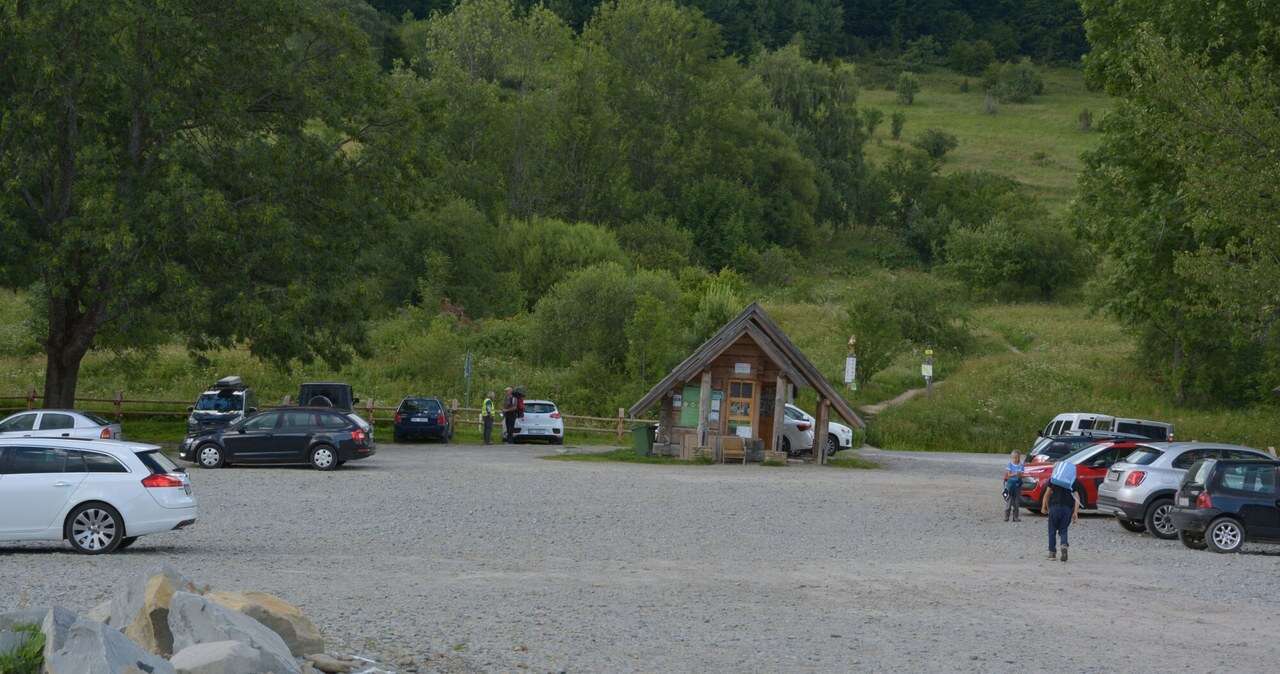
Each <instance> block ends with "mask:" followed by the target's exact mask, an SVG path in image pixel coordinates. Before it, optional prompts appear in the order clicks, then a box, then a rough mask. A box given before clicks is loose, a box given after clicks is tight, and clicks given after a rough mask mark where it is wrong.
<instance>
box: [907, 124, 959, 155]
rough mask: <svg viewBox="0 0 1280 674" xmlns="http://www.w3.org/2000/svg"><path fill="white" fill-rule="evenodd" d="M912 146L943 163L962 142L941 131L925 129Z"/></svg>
mask: <svg viewBox="0 0 1280 674" xmlns="http://www.w3.org/2000/svg"><path fill="white" fill-rule="evenodd" d="M911 144H912V145H914V146H916V147H918V148H920V149H921V150H923V151H924V153H925V154H927V155H929V157H931V158H933V159H935V160H939V161H941V160H942V158H943V157H944V156H946V154H947V153H948V152H950V151H952V150H954V149H956V147H957V146H958V145H959V144H960V141H958V140H956V137H955V136H953V135H951V134H949V133H947V132H945V131H943V130H941V129H925V131H924V133H923V134H921V135H920V137H919V138H917V139H915V140H914V141H912V143H911Z"/></svg>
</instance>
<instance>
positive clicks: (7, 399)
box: [0, 391, 658, 442]
mask: <svg viewBox="0 0 1280 674" xmlns="http://www.w3.org/2000/svg"><path fill="white" fill-rule="evenodd" d="M42 400H43V396H41V395H40V394H39V393H37V392H36V391H28V392H26V393H25V394H22V395H0V412H3V413H9V412H15V411H21V410H23V409H28V410H31V409H36V408H38V407H40V405H39V403H40V402H41V401H42ZM10 403H17V404H10ZM81 403H91V404H90V405H86V406H83V407H82V406H81V405H80V404H81ZM282 404H288V398H286V399H285V400H284V401H282ZM446 404H448V405H449V409H450V411H451V412H452V416H453V423H454V425H455V426H457V425H460V424H474V425H476V426H477V427H479V425H480V412H481V410H480V408H478V407H460V406H458V401H457V400H456V399H455V400H451V401H448V402H447V403H446ZM104 405H109V406H110V409H104V407H103V406H104ZM131 405H132V406H133V407H129V406H131ZM139 405H150V406H171V407H173V408H174V409H151V408H142V409H139V408H138V407H137V406H139ZM190 405H191V403H190V402H189V401H184V400H151V399H145V398H126V397H124V391H117V392H116V394H115V396H114V397H111V398H76V407H77V408H78V409H83V410H84V411H86V412H94V413H98V414H105V415H110V416H114V417H115V418H116V420H117V421H120V420H123V419H124V418H125V417H128V416H132V417H185V416H187V415H188V414H190V412H189V411H188V409H187V408H188V407H190ZM280 406H281V405H261V406H260V408H261V409H264V410H267V409H272V408H274V407H280ZM356 408H357V409H356V410H355V411H357V412H360V413H361V414H362V416H364V418H365V420H367V421H369V422H371V423H376V422H378V421H391V420H392V417H393V416H394V415H395V411H396V409H397V407H396V406H395V405H378V404H376V403H375V401H374V400H372V399H370V400H366V401H363V402H362V403H360V404H358V405H356ZM379 413H381V414H379ZM562 418H563V419H564V428H565V431H575V432H579V433H602V434H611V435H614V436H615V437H616V439H617V441H618V442H622V439H623V437H624V436H625V435H626V433H627V432H628V431H629V430H630V429H631V428H632V427H634V426H636V425H638V424H642V425H650V426H652V425H656V424H657V423H658V422H656V421H653V420H652V419H634V418H631V417H628V416H627V415H626V410H625V409H622V408H618V415H617V416H614V417H594V416H588V415H580V414H564V415H562ZM501 424H502V420H501V418H499V419H498V420H496V422H495V425H498V426H501Z"/></svg>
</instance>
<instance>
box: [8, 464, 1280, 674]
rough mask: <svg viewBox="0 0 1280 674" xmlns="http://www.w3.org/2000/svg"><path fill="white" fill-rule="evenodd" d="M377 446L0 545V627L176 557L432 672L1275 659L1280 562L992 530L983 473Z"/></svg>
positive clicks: (1065, 666) (987, 467)
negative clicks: (184, 519)
mask: <svg viewBox="0 0 1280 674" xmlns="http://www.w3.org/2000/svg"><path fill="white" fill-rule="evenodd" d="M549 451H552V450H550V449H549V448H543V447H518V448H504V447H495V448H479V447H463V446H438V445H424V446H392V445H384V446H383V447H382V448H380V450H379V452H378V454H377V455H376V456H375V457H373V458H372V459H369V460H367V461H361V462H355V463H351V464H348V465H347V466H346V467H345V468H344V469H343V470H340V471H337V472H334V473H320V472H315V471H312V470H309V469H305V468H278V467H277V468H232V469H227V470H220V471H201V470H197V469H193V470H192V475H193V478H192V479H193V481H194V484H195V488H196V493H197V495H198V496H199V498H200V506H201V520H200V522H199V523H198V524H197V525H196V526H195V527H193V528H192V529H190V530H187V531H183V532H177V533H173V534H166V535H161V536H152V537H149V538H144V539H142V540H141V541H139V543H138V544H137V545H136V546H135V547H134V548H132V549H130V550H128V551H125V552H122V553H119V554H115V555H110V556H105V557H96V558H89V557H80V556H76V555H73V554H71V553H70V552H68V551H67V548H66V547H58V546H54V545H34V544H33V545H8V546H7V547H3V548H0V611H2V610H9V609H12V608H15V607H17V606H19V605H24V604H25V605H43V604H49V603H57V604H62V605H65V606H67V607H69V608H72V609H79V610H83V609H88V608H90V607H91V606H93V605H95V604H96V603H98V602H99V601H101V600H103V599H104V598H106V597H107V596H108V594H109V592H110V591H111V589H112V587H113V586H114V585H115V584H116V583H118V582H120V581H122V580H123V579H125V578H127V577H130V576H132V575H133V574H136V573H137V572H139V571H141V570H142V569H144V568H146V567H148V566H151V565H153V564H155V563H157V562H160V561H168V562H170V563H172V564H174V565H175V566H176V567H177V568H179V569H180V570H182V571H183V572H185V573H186V574H187V575H188V576H190V577H191V578H192V579H193V580H195V581H196V582H197V583H206V584H209V585H211V586H213V587H215V588H222V589H261V590H265V591H269V592H273V593H276V594H279V595H280V596H282V597H284V598H286V599H288V600H290V601H292V602H295V603H297V604H298V605H300V606H301V607H303V609H304V610H305V611H306V612H307V613H308V614H309V615H310V616H312V618H313V619H314V620H315V621H316V622H317V624H318V625H319V626H320V628H321V629H322V631H324V632H325V634H326V635H327V636H328V637H329V638H330V639H331V640H332V641H333V642H335V643H336V644H338V648H339V649H341V648H343V647H345V648H347V649H350V650H354V651H356V652H363V653H368V654H375V655H380V656H382V657H385V658H389V659H394V658H395V657H396V656H398V655H401V654H404V653H411V654H413V655H415V656H417V658H418V661H419V663H420V665H421V666H422V667H424V668H425V669H447V670H475V671H513V670H516V669H526V668H527V669H529V670H532V671H579V672H581V671H592V672H595V671H610V672H612V671H641V670H643V671H789V672H794V671H847V670H869V671H886V670H898V671H923V670H930V671H1012V670H1019V671H1027V670H1033V671H1034V670H1057V671H1131V672H1137V671H1155V670H1166V671H1167V670H1194V671H1205V670H1208V671H1214V670H1219V671H1226V670H1231V671H1264V670H1265V671H1274V668H1275V663H1276V662H1277V661H1280V640H1278V639H1276V633H1275V615H1276V610H1277V603H1276V598H1277V597H1280V547H1275V548H1267V547H1262V546H1253V547H1251V548H1247V552H1246V554H1241V555H1235V556H1223V555H1214V554H1212V553H1208V552H1193V551H1190V550H1186V549H1184V548H1183V547H1182V546H1181V545H1179V544H1178V543H1177V542H1163V541H1156V540H1153V539H1151V538H1150V537H1148V536H1137V535H1133V534H1127V533H1124V532H1122V531H1121V530H1120V528H1119V527H1118V526H1116V524H1115V523H1114V522H1113V521H1112V520H1111V519H1109V518H1103V517H1086V518H1083V519H1082V521H1081V523H1080V524H1079V525H1077V526H1075V527H1073V528H1072V531H1071V533H1072V542H1073V545H1072V547H1071V550H1072V557H1071V562H1069V563H1067V564H1062V563H1059V562H1050V561H1046V560H1045V559H1044V555H1045V540H1044V539H1045V527H1044V522H1043V520H1042V519H1040V518H1037V517H1032V516H1024V520H1023V522H1022V523H1020V524H1005V523H1004V522H1002V521H1001V512H1000V507H1001V504H1000V502H999V499H1000V496H999V491H1000V482H999V477H1000V469H1001V465H1002V463H1003V460H1004V459H1003V457H986V456H970V455H942V454H923V455H922V454H899V453H889V452H870V451H869V452H868V454H867V455H868V456H872V457H873V458H876V460H878V461H881V462H882V463H883V464H884V469H882V470H876V471H851V470H840V469H834V468H818V467H813V466H791V467H788V468H767V467H762V466H756V465H751V466H745V467H744V466H737V465H729V466H655V465H628V464H612V463H568V462H553V461H544V460H540V459H539V458H537V457H539V456H540V455H543V454H546V453H548V452H549Z"/></svg>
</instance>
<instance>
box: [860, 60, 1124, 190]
mask: <svg viewBox="0 0 1280 674" xmlns="http://www.w3.org/2000/svg"><path fill="white" fill-rule="evenodd" d="M1042 73H1043V75H1044V84H1045V93H1044V95H1043V96H1039V97H1037V98H1036V99H1035V100H1034V101H1033V102H1031V103H1023V104H999V103H998V104H996V108H997V110H996V114H994V115H990V114H987V113H986V112H985V111H984V109H983V101H984V99H985V96H986V94H984V93H983V92H982V86H981V82H980V78H977V77H970V78H967V79H968V80H969V92H968V93H961V91H960V85H961V83H962V82H964V80H965V79H966V78H965V77H964V76H963V75H958V74H956V73H953V72H950V71H942V70H939V71H934V72H930V73H925V74H923V75H920V84H921V90H920V93H919V94H917V95H916V98H915V102H914V103H913V104H912V105H902V104H899V103H898V102H897V94H896V93H895V92H893V91H885V90H884V89H864V90H863V91H861V92H860V93H859V105H862V106H868V107H874V108H878V109H880V110H882V111H884V113H885V121H884V122H883V123H882V124H881V126H880V128H879V130H877V131H876V139H877V140H876V141H873V142H872V143H870V144H868V145H867V155H868V157H869V158H870V159H871V160H872V161H879V160H881V159H883V158H884V157H885V156H886V155H888V153H889V149H890V148H892V147H895V146H906V145H908V144H909V143H910V142H911V140H912V139H914V138H916V137H917V136H919V135H920V134H921V133H923V132H924V130H925V129H929V128H938V129H942V130H944V131H946V132H948V133H951V134H954V135H955V136H956V138H957V139H959V141H960V146H959V147H958V148H956V149H955V150H953V151H952V152H951V153H950V154H948V155H947V162H946V164H945V165H944V168H943V170H944V172H946V171H964V170H983V171H991V172H993V173H998V174H1000V175H1004V176H1008V177H1010V178H1014V179H1016V180H1018V181H1020V182H1022V183H1025V184H1026V185H1027V186H1028V187H1029V188H1030V189H1031V192H1032V194H1034V195H1036V196H1037V197H1039V198H1041V199H1042V200H1043V201H1044V203H1045V205H1046V206H1047V207H1048V208H1049V209H1050V210H1052V211H1055V212H1060V211H1061V210H1062V209H1064V208H1065V207H1066V205H1067V203H1068V202H1069V201H1070V199H1071V196H1072V194H1073V191H1074V189H1075V179H1076V174H1077V173H1079V171H1080V168H1081V163H1080V153H1081V152H1083V151H1084V150H1087V149H1089V148H1091V147H1093V145H1094V144H1096V143H1097V142H1098V140H1099V135H1098V134H1097V132H1096V131H1091V132H1086V131H1081V130H1080V127H1079V124H1078V116H1079V114H1080V111H1081V110H1084V109H1086V108H1087V109H1089V110H1090V111H1091V112H1092V113H1093V119H1094V125H1095V127H1096V125H1097V123H1098V122H1099V121H1101V119H1102V117H1103V115H1104V114H1105V112H1106V111H1107V110H1109V109H1110V107H1111V101H1110V99H1109V98H1108V97H1107V96H1106V95H1105V94H1103V93H1102V92H1091V91H1088V90H1086V89H1085V85H1084V76H1083V75H1082V74H1081V72H1080V71H1079V70H1074V69H1070V68H1046V69H1043V70H1042ZM898 111H901V112H903V113H905V114H906V116H907V121H906V125H905V126H904V127H903V133H902V139H901V140H900V141H894V140H892V139H891V138H890V134H889V117H890V115H892V114H893V113H894V112H898Z"/></svg>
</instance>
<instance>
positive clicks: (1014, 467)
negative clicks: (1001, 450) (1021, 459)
mask: <svg viewBox="0 0 1280 674" xmlns="http://www.w3.org/2000/svg"><path fill="white" fill-rule="evenodd" d="M1004 469H1005V470H1007V471H1009V478H1008V481H1009V482H1013V481H1014V480H1017V479H1019V478H1021V477H1022V464H1020V463H1014V462H1012V461H1010V462H1009V463H1008V464H1007V465H1005V467H1004Z"/></svg>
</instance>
